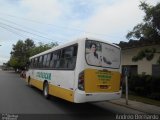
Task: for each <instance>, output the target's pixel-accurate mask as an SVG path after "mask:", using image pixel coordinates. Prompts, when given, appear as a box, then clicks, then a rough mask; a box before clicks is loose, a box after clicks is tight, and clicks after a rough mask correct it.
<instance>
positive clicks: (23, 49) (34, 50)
mask: <svg viewBox="0 0 160 120" xmlns="http://www.w3.org/2000/svg"><path fill="white" fill-rule="evenodd" d="M57 45H58V44H57V43H53V42H52V43H49V44H43V43H39V45H38V46H36V45H35V44H34V41H33V40H31V39H26V40H25V41H22V40H19V41H18V42H17V43H16V44H15V45H13V48H12V51H11V56H10V60H9V61H8V65H9V66H11V67H13V68H14V69H15V70H16V69H25V67H26V66H27V64H28V62H29V57H31V56H33V55H35V54H38V53H40V52H43V51H45V50H48V49H50V48H52V47H55V46H57Z"/></svg>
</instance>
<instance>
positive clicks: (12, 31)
mask: <svg viewBox="0 0 160 120" xmlns="http://www.w3.org/2000/svg"><path fill="white" fill-rule="evenodd" d="M0 27H1V28H3V29H5V30H7V31H9V32H11V33H13V34H15V35H17V36H20V37H22V38H24V39H27V38H31V39H33V40H36V41H39V42H42V40H39V39H36V38H34V37H29V36H26V35H23V34H20V33H19V32H16V31H14V30H12V29H9V28H7V27H4V26H1V25H0Z"/></svg>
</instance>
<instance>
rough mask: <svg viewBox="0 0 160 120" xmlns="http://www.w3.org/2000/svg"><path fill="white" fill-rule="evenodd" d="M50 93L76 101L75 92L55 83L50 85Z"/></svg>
mask: <svg viewBox="0 0 160 120" xmlns="http://www.w3.org/2000/svg"><path fill="white" fill-rule="evenodd" d="M49 94H50V95H53V96H56V97H59V98H62V99H65V100H68V101H70V102H74V101H73V100H74V99H73V97H74V92H73V91H72V90H68V89H64V88H61V87H58V86H55V85H52V84H50V85H49Z"/></svg>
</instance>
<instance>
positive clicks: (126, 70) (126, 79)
mask: <svg viewBox="0 0 160 120" xmlns="http://www.w3.org/2000/svg"><path fill="white" fill-rule="evenodd" d="M125 83H126V105H128V68H127V67H126V68H125Z"/></svg>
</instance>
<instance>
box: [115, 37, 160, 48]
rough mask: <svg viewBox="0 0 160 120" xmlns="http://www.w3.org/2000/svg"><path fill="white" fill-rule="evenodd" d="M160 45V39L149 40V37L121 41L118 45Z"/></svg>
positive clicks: (126, 46) (127, 46) (132, 46)
mask: <svg viewBox="0 0 160 120" xmlns="http://www.w3.org/2000/svg"><path fill="white" fill-rule="evenodd" d="M157 44H159V45H160V40H147V39H140V40H132V39H131V40H129V41H128V42H124V41H120V43H119V44H117V45H118V46H120V47H121V48H122V49H130V48H138V47H143V46H151V45H157Z"/></svg>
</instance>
